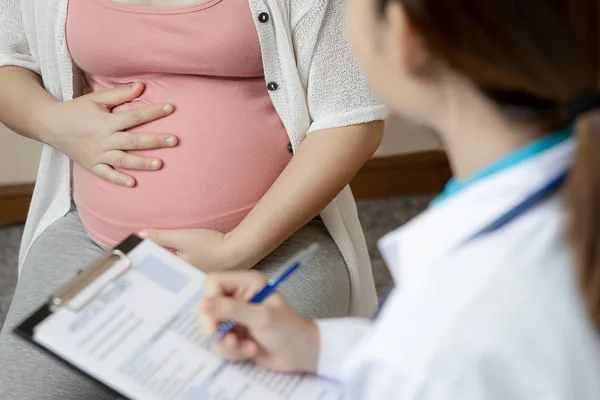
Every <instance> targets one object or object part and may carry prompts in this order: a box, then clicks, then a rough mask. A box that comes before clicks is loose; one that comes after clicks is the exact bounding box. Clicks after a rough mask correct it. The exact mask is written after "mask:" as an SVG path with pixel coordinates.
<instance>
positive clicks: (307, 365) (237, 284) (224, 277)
mask: <svg viewBox="0 0 600 400" xmlns="http://www.w3.org/2000/svg"><path fill="white" fill-rule="evenodd" d="M266 283H267V279H266V278H265V277H264V276H263V275H262V274H261V273H259V272H257V271H247V272H223V273H216V274H211V275H209V276H208V278H207V280H206V283H205V297H204V299H203V300H202V302H201V304H200V324H201V326H202V330H203V332H204V334H205V335H206V336H207V337H208V336H210V335H211V334H213V333H214V332H215V331H216V330H217V326H218V324H219V323H220V322H221V321H234V322H236V323H237V324H238V325H236V327H235V328H234V329H233V330H232V331H231V332H230V333H228V334H227V335H225V336H224V337H223V339H222V340H221V341H219V342H218V343H217V344H215V349H214V350H215V351H216V352H217V353H218V354H219V355H221V356H222V357H224V358H226V359H228V360H231V361H252V362H254V363H255V364H257V365H260V366H262V367H265V368H267V369H270V370H273V371H279V372H307V373H315V372H316V371H317V364H318V359H319V330H318V328H317V325H316V324H315V323H314V322H313V321H311V320H310V319H308V318H306V317H304V316H302V315H301V314H300V313H298V312H297V311H296V310H295V309H294V308H293V307H292V306H291V304H290V303H289V302H288V301H287V300H286V299H285V298H284V297H283V296H282V295H281V294H279V293H273V294H271V295H270V296H269V297H267V298H266V299H265V300H264V301H263V302H262V303H260V304H248V300H249V299H251V298H252V296H254V295H255V294H256V293H257V292H259V291H260V290H261V289H262V288H263V287H264V285H265V284H266Z"/></svg>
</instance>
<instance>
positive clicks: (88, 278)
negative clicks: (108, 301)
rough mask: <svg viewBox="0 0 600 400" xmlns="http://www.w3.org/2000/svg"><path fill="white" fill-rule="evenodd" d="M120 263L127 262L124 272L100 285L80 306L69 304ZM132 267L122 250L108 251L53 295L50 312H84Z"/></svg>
mask: <svg viewBox="0 0 600 400" xmlns="http://www.w3.org/2000/svg"><path fill="white" fill-rule="evenodd" d="M119 261H125V266H124V267H123V269H122V271H120V272H119V273H118V274H117V275H115V276H113V277H112V278H111V279H109V280H107V281H106V282H103V283H102V284H101V285H98V287H97V288H95V290H94V291H93V292H92V293H91V294H90V295H89V297H88V298H87V299H86V300H85V301H83V302H82V303H81V304H79V305H78V306H73V305H71V304H69V302H70V301H71V300H73V299H74V298H75V297H76V296H78V295H79V294H80V293H81V292H82V291H83V290H84V289H86V288H88V287H89V286H90V285H92V283H94V282H95V281H96V280H97V279H98V278H100V277H101V276H102V275H103V274H104V273H105V272H106V271H108V270H109V269H110V268H111V267H113V266H114V265H115V264H116V263H117V262H119ZM131 266H132V263H131V260H130V259H129V257H127V256H126V255H125V253H123V252H122V251H121V250H117V249H114V250H111V251H108V252H107V253H106V254H104V255H103V256H102V257H100V258H99V259H97V260H96V261H94V262H93V263H91V264H90V265H89V266H88V267H87V268H85V269H84V270H82V271H81V272H80V273H79V275H77V276H76V277H75V278H73V279H72V280H71V281H69V283H67V284H66V285H64V286H63V287H61V288H60V289H58V290H57V291H55V292H54V293H53V294H52V296H51V297H50V302H49V305H48V307H49V308H50V311H52V312H54V311H56V310H58V309H59V308H60V307H66V308H68V309H69V310H71V311H74V312H79V311H81V310H83V309H84V308H85V307H86V306H87V305H88V304H90V303H91V302H92V301H93V300H94V299H96V298H97V297H98V296H99V295H100V293H102V291H103V290H104V289H105V288H106V287H107V286H108V285H109V284H110V283H111V282H114V281H116V280H117V279H119V278H120V277H122V276H123V275H124V274H125V273H126V272H127V271H129V270H130V269H131Z"/></svg>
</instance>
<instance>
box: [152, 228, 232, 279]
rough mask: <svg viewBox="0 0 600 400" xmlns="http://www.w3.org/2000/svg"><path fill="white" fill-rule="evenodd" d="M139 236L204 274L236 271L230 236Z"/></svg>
mask: <svg viewBox="0 0 600 400" xmlns="http://www.w3.org/2000/svg"><path fill="white" fill-rule="evenodd" d="M140 236H141V237H143V238H147V239H150V240H152V241H153V242H154V243H156V244H158V245H159V246H162V247H164V248H167V249H172V250H173V251H174V252H175V254H177V256H179V257H180V258H182V259H183V260H184V261H186V262H187V263H189V264H191V265H193V266H194V267H196V268H198V269H199V270H201V271H203V272H216V271H229V270H233V269H238V267H239V264H240V263H239V258H238V257H237V256H236V255H237V254H238V252H237V251H236V249H235V246H234V245H233V243H232V242H231V241H230V240H229V236H228V235H226V234H223V233H221V232H218V231H213V230H209V229H182V230H164V229H162V230H161V229H145V230H143V231H141V232H140Z"/></svg>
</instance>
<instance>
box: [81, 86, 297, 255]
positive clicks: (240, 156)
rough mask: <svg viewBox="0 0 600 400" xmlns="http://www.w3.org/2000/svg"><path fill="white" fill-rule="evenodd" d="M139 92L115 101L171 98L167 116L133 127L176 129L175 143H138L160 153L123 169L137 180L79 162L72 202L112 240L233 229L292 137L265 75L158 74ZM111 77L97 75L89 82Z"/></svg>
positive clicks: (99, 236)
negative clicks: (118, 180)
mask: <svg viewBox="0 0 600 400" xmlns="http://www.w3.org/2000/svg"><path fill="white" fill-rule="evenodd" d="M145 83H146V90H145V92H144V94H143V96H142V97H140V98H139V99H138V100H136V101H135V102H133V103H131V104H127V105H124V106H122V107H119V108H117V109H115V110H114V111H115V112H117V111H120V110H123V109H126V108H133V107H137V106H140V105H143V104H144V103H146V104H152V103H161V102H171V103H172V104H173V105H174V106H175V112H174V113H173V114H171V115H170V116H168V117H166V118H163V119H160V120H157V121H154V122H151V123H148V124H145V125H143V126H139V127H137V128H135V129H132V131H134V132H157V133H173V134H175V135H176V136H178V137H179V145H178V146H177V147H176V148H172V149H158V150H148V151H137V152H135V153H136V154H140V155H145V156H152V157H157V158H160V159H162V160H163V163H164V165H163V168H162V169H161V170H159V171H130V170H128V171H124V172H126V173H128V174H130V175H132V176H133V177H134V178H135V179H136V181H137V185H136V186H135V187H134V188H126V187H120V186H117V185H115V184H113V183H110V182H106V181H104V180H102V179H100V178H97V177H96V176H94V175H92V174H90V173H89V172H87V171H86V170H84V169H83V168H81V167H79V166H77V165H75V166H74V169H73V186H74V197H75V203H76V205H77V207H78V210H79V214H80V216H81V219H82V221H83V223H84V225H85V227H86V228H87V230H88V232H89V233H90V235H91V236H92V237H93V238H94V239H95V240H96V241H98V242H99V243H101V244H104V245H106V246H114V245H115V244H117V243H118V242H119V241H120V240H122V239H123V238H125V237H126V236H128V235H129V234H131V233H136V232H139V231H140V230H142V229H188V228H204V229H214V230H218V231H221V232H228V231H230V230H232V229H233V228H235V226H237V224H239V222H240V221H241V220H242V219H243V218H244V217H245V216H246V215H247V213H248V212H249V211H250V210H251V209H252V208H253V207H254V205H255V204H256V203H257V202H258V200H260V198H261V197H262V196H263V195H264V194H265V192H266V191H267V190H268V189H269V188H270V187H271V185H272V184H273V182H274V181H275V180H276V179H277V177H278V176H279V175H280V173H281V171H283V169H284V168H285V166H286V165H287V163H288V162H289V160H290V158H291V154H290V153H289V151H288V143H289V142H288V137H287V134H286V132H285V129H284V127H283V125H282V123H281V120H280V119H279V116H278V115H277V112H276V111H275V109H274V108H273V105H272V103H271V101H270V99H269V96H268V93H267V91H266V89H265V87H264V80H263V79H262V78H259V79H252V80H248V79H244V80H238V81H224V80H215V79H208V78H199V77H181V76H179V77H164V78H161V77H157V78H153V79H151V80H147V81H145ZM106 86H109V85H108V84H104V85H103V84H102V82H97V81H96V82H92V89H93V90H99V89H103V88H105V87H106Z"/></svg>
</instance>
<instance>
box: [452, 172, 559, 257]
mask: <svg viewBox="0 0 600 400" xmlns="http://www.w3.org/2000/svg"><path fill="white" fill-rule="evenodd" d="M568 175H569V170H565V171H563V172H561V173H560V174H559V175H557V176H556V177H555V178H554V179H552V180H550V181H549V182H547V183H546V184H545V185H544V186H542V187H541V188H540V189H538V190H536V191H535V192H533V193H531V194H530V195H529V196H527V197H526V198H525V199H524V200H522V201H521V202H519V203H518V204H517V205H516V206H514V207H512V208H511V209H510V210H508V211H507V212H506V213H504V214H503V215H501V216H500V217H498V218H497V219H495V220H494V221H492V222H491V223H490V224H489V225H487V226H486V227H485V228H483V229H481V230H480V231H479V232H477V233H476V234H474V235H473V236H471V237H469V239H467V240H466V241H464V242H463V243H462V245H463V246H464V245H465V244H468V243H470V242H472V241H473V240H475V239H478V238H480V237H482V236H485V235H488V234H490V233H492V232H496V231H497V230H499V229H501V228H503V227H505V226H506V225H508V224H510V223H511V222H513V221H514V220H516V219H517V218H519V217H520V216H521V215H523V214H525V213H526V212H527V211H529V210H531V209H532V208H534V207H535V206H537V205H539V204H540V203H542V202H544V200H546V199H548V198H549V197H551V196H552V195H553V194H554V193H556V192H557V191H558V190H559V189H560V187H561V186H562V185H563V183H564V182H565V180H566V179H567V176H568Z"/></svg>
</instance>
